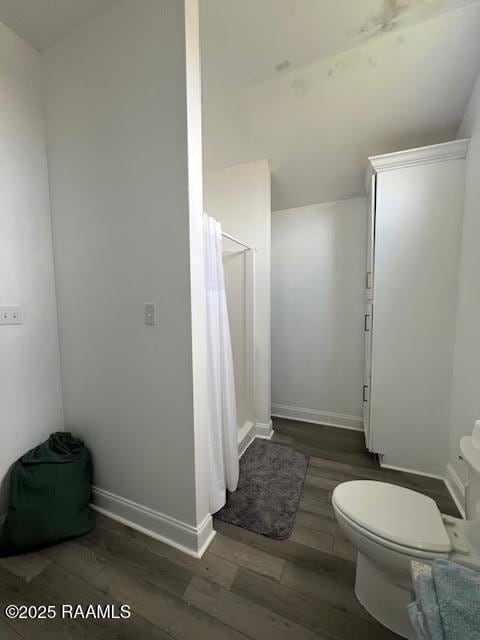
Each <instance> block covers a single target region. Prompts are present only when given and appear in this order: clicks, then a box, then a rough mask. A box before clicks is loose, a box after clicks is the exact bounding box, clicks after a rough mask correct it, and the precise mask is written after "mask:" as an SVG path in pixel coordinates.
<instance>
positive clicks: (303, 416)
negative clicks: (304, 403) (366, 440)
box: [272, 404, 363, 431]
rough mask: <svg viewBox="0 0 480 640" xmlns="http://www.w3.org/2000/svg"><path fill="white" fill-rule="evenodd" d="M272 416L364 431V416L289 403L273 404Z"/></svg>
mask: <svg viewBox="0 0 480 640" xmlns="http://www.w3.org/2000/svg"><path fill="white" fill-rule="evenodd" d="M272 416H274V417H275V418H286V419H287V420H298V421H299V422H310V423H312V424H323V425H325V426H326V427H340V428H341V429H350V430H351V431H363V418H359V417H357V416H347V415H344V414H342V413H331V412H329V411H317V410H316V409H305V408H304V407H292V406H290V405H287V404H272Z"/></svg>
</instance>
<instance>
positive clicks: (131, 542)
mask: <svg viewBox="0 0 480 640" xmlns="http://www.w3.org/2000/svg"><path fill="white" fill-rule="evenodd" d="M274 427H275V436H274V440H276V441H277V442H279V443H281V444H284V445H289V446H293V447H295V448H296V449H299V450H300V451H303V452H305V453H307V454H308V455H309V456H310V464H309V467H308V472H307V477H306V481H305V485H304V488H303V493H302V499H301V502H300V508H299V510H298V513H297V516H296V522H295V529H294V532H293V535H292V536H291V538H290V539H289V540H285V541H274V540H271V539H269V538H266V537H264V536H260V535H258V534H255V533H253V532H251V531H247V530H245V529H241V528H239V527H235V526H233V525H230V524H227V523H224V522H221V521H215V528H216V529H217V531H218V534H217V536H216V537H215V539H214V541H213V543H212V545H211V546H210V549H209V550H208V552H207V553H206V554H205V555H204V557H203V558H202V559H201V560H195V559H193V558H191V557H189V556H186V555H185V554H183V553H181V552H180V551H177V550H176V549H173V548H171V547H169V546H167V545H165V544H163V543H161V542H158V541H157V540H153V539H151V538H148V537H147V536H145V535H143V534H140V533H138V532H135V531H133V530H131V529H129V528H128V527H125V526H123V525H120V524H118V523H116V522H114V521H112V520H110V519H108V518H104V517H102V516H98V517H97V526H96V529H95V531H94V532H92V533H91V534H90V535H88V536H85V537H83V538H80V539H77V540H74V541H71V542H67V543H65V544H62V545H58V546H56V547H52V548H50V549H47V550H45V551H43V552H41V553H33V554H27V555H24V556H21V557H18V558H10V559H4V560H0V603H1V605H3V606H5V605H6V604H8V603H14V604H17V605H18V604H34V605H39V604H46V605H48V604H55V605H58V604H63V603H67V604H82V605H88V604H102V605H103V604H117V605H118V604H128V605H130V606H131V609H132V612H133V614H132V617H131V618H130V619H128V620H80V619H76V620H72V621H62V620H59V619H55V620H44V621H26V620H16V621H10V620H7V619H6V617H5V616H4V615H3V606H2V611H1V612H0V638H1V640H47V639H48V640H80V639H82V640H85V639H87V638H88V639H89V640H168V639H173V640H203V639H205V640H207V639H208V640H227V639H228V640H242V639H243V640H245V639H246V638H250V639H251V640H269V639H270V638H272V639H273V638H275V640H367V639H368V640H392V639H394V638H396V637H397V636H395V635H394V634H392V633H391V632H389V631H388V630H386V629H384V628H383V627H382V626H381V625H379V624H378V623H377V622H375V620H373V619H372V618H371V617H370V616H369V615H368V613H367V612H366V611H365V610H364V609H363V608H362V607H361V605H360V604H359V603H358V602H357V600H356V598H355V594H354V590H353V585H354V579H355V549H354V548H353V547H352V545H351V544H350V543H349V542H348V541H347V540H346V539H345V536H344V535H343V534H342V532H341V531H340V529H339V527H338V525H337V523H336V521H335V517H334V514H333V509H332V506H331V502H330V499H331V492H332V491H333V489H334V488H335V487H336V486H337V484H339V483H340V482H344V481H346V480H350V479H359V478H365V479H374V480H384V481H388V482H392V483H395V484H399V485H402V486H405V487H409V488H412V489H416V490H419V491H422V492H423V493H426V494H428V495H430V496H432V497H433V498H434V499H435V500H436V501H437V503H438V505H439V507H440V509H441V510H442V511H443V512H444V513H449V514H452V515H455V516H458V513H457V510H456V508H455V505H454V503H453V501H452V500H451V498H450V496H449V494H448V492H447V490H446V488H445V486H444V485H443V483H442V482H440V481H437V480H431V479H429V478H423V477H419V476H413V475H410V474H406V473H400V472H395V471H388V470H383V469H381V468H380V467H379V465H378V462H377V460H376V459H375V457H373V456H371V455H370V454H368V453H367V452H366V451H365V447H364V443H363V436H362V434H360V433H356V432H353V431H346V430H342V429H337V428H333V427H323V426H318V425H309V424H304V423H300V422H295V421H291V420H280V419H278V420H275V421H274Z"/></svg>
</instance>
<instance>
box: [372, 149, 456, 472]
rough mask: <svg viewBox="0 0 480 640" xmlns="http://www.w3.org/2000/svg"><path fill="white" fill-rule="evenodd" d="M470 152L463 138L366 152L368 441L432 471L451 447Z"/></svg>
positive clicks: (391, 460)
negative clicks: (392, 150)
mask: <svg viewBox="0 0 480 640" xmlns="http://www.w3.org/2000/svg"><path fill="white" fill-rule="evenodd" d="M466 151H467V141H464V140H463V141H462V140H460V141H454V142H450V143H445V144H440V145H434V146H432V147H424V148H422V149H415V150H412V151H403V152H400V153H395V154H389V155H386V156H378V157H375V158H371V159H370V170H369V178H368V180H369V182H368V184H369V185H370V192H371V193H370V199H371V202H372V207H371V211H370V225H371V230H370V232H369V242H370V243H371V245H372V246H371V248H369V255H370V256H371V258H370V259H371V260H372V262H373V266H372V277H371V280H370V281H369V282H368V283H367V284H368V285H370V286H369V287H367V301H368V302H369V304H371V311H370V314H371V319H372V320H373V322H372V325H371V331H370V332H368V331H366V349H365V352H366V362H365V384H366V385H368V397H367V395H366V396H364V397H367V400H366V402H365V403H364V405H365V407H364V408H365V411H364V420H365V433H366V438H367V446H368V448H369V449H370V450H371V451H374V452H376V453H379V454H381V455H382V459H383V463H384V464H386V465H389V466H394V467H400V468H406V469H410V470H419V471H422V472H424V473H432V474H437V473H443V470H444V468H445V463H446V454H447V447H448V421H449V411H450V390H451V376H452V363H453V348H454V325H455V314H456V306H457V287H458V269H459V262H460V242H461V224H462V216H463V195H464V164H465V155H466ZM368 269H369V266H368V265H367V271H368ZM373 287H374V288H373ZM368 308H370V307H368ZM369 334H370V335H369ZM364 392H365V389H364Z"/></svg>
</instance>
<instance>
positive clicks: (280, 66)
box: [275, 60, 291, 73]
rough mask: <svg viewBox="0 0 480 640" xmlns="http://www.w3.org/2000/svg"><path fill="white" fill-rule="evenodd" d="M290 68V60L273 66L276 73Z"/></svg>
mask: <svg viewBox="0 0 480 640" xmlns="http://www.w3.org/2000/svg"><path fill="white" fill-rule="evenodd" d="M290 66H291V63H290V60H284V61H283V62H279V63H278V64H277V65H275V71H277V73H281V72H282V71H286V70H287V69H290Z"/></svg>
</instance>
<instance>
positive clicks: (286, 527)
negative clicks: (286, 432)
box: [215, 439, 308, 540]
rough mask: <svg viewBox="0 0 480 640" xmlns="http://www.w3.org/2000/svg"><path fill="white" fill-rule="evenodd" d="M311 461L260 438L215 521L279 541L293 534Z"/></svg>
mask: <svg viewBox="0 0 480 640" xmlns="http://www.w3.org/2000/svg"><path fill="white" fill-rule="evenodd" d="M307 466H308V458H307V456H305V455H304V454H303V453H300V452H299V451H295V450H294V449H292V448H291V447H287V446H284V445H281V444H275V443H273V442H270V441H268V440H259V439H256V440H254V441H253V443H252V444H251V445H250V446H249V448H248V449H247V451H246V452H245V453H244V454H243V456H242V458H241V460H240V479H239V482H238V489H237V490H236V491H234V492H233V493H230V494H229V496H228V500H227V504H226V505H225V506H224V507H223V509H221V510H220V511H219V512H218V513H216V514H215V518H218V519H219V520H223V521H224V522H230V523H231V524H235V525H237V526H239V527H243V528H244V529H250V531H255V532H256V533H261V534H262V535H264V536H268V537H269V538H274V539H275V540H285V538H288V537H289V536H290V534H291V533H292V529H293V525H294V522H295V514H296V513H297V508H298V503H299V501H300V496H301V493H302V488H303V482H304V480H305V474H306V472H307Z"/></svg>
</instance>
